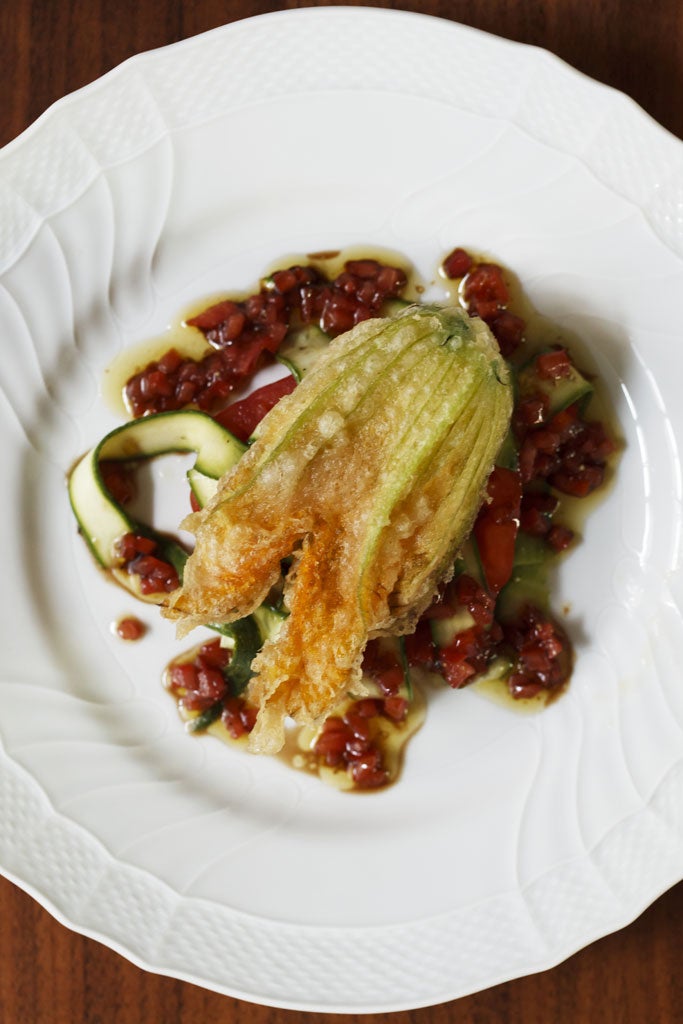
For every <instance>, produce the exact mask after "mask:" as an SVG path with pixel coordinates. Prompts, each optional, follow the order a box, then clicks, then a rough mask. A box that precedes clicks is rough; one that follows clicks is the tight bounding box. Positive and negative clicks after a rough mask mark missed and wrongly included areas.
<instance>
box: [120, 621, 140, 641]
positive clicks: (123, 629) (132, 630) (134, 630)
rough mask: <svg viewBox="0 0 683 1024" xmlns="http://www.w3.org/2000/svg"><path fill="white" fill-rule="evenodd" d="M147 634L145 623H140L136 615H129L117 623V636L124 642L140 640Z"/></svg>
mask: <svg viewBox="0 0 683 1024" xmlns="http://www.w3.org/2000/svg"><path fill="white" fill-rule="evenodd" d="M145 632H146V627H145V624H144V622H140V619H138V618H136V617H135V616H134V615H129V616H127V617H126V618H125V619H120V620H119V621H118V622H117V623H116V635H117V636H118V637H120V638H121V639H122V640H129V641H133V640H140V639H141V638H142V637H143V636H144V635H145Z"/></svg>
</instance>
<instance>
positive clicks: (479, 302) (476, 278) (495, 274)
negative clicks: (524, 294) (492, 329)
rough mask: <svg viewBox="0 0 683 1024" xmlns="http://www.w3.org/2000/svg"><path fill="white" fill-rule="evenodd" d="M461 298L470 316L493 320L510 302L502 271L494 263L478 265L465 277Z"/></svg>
mask: <svg viewBox="0 0 683 1024" xmlns="http://www.w3.org/2000/svg"><path fill="white" fill-rule="evenodd" d="M463 298H464V300H465V303H466V305H467V308H468V310H469V312H470V314H472V315H476V316H480V317H481V318H482V320H487V321H488V320H493V319H494V318H495V317H496V316H498V314H499V313H500V312H501V311H502V310H503V309H504V308H505V306H506V305H507V303H508V302H509V301H510V292H509V290H508V286H507V284H506V283H505V278H504V277H503V271H502V269H501V268H500V267H499V266H498V265H497V264H495V263H479V264H477V265H476V266H475V267H474V268H473V269H472V270H471V271H470V273H469V274H468V275H467V277H466V279H465V287H464V292H463Z"/></svg>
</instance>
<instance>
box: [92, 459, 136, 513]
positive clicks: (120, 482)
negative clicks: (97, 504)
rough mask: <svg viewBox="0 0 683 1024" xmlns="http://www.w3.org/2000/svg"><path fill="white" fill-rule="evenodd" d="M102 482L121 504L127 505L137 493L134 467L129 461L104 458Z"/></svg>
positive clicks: (101, 472) (101, 465)
mask: <svg viewBox="0 0 683 1024" xmlns="http://www.w3.org/2000/svg"><path fill="white" fill-rule="evenodd" d="M100 474H101V476H102V483H103V484H104V486H105V487H106V489H107V490H108V491H109V493H110V494H111V496H112V498H113V499H114V501H115V502H117V503H118V504H119V505H126V504H128V502H129V501H132V500H133V498H134V497H135V494H136V487H135V477H134V475H133V467H132V466H131V465H130V463H127V462H117V461H114V460H112V459H103V460H102V461H101V462H100Z"/></svg>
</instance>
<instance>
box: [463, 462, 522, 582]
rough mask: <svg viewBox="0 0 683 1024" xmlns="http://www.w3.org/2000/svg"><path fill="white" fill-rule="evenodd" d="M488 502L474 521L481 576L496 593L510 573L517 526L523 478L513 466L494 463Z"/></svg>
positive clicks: (488, 489)
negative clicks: (508, 467) (506, 466)
mask: <svg viewBox="0 0 683 1024" xmlns="http://www.w3.org/2000/svg"><path fill="white" fill-rule="evenodd" d="M487 492H488V495H489V498H490V502H489V503H488V504H485V505H483V506H482V508H481V510H480V512H479V515H478V516H477V520H476V522H475V524H474V537H475V540H476V542H477V547H478V549H479V558H480V560H481V565H482V569H483V572H484V577H485V579H486V583H487V585H488V587H489V590H490V591H491V593H492V594H497V593H499V591H500V590H501V589H502V587H504V586H505V584H506V583H507V581H508V580H509V579H510V576H511V575H512V566H513V563H514V558H515V541H516V539H517V531H518V529H519V514H520V504H521V500H522V480H521V477H520V475H519V473H517V472H516V471H515V470H512V469H504V468H503V467H502V466H496V467H495V469H494V470H493V472H492V473H491V476H490V477H489V482H488V484H487Z"/></svg>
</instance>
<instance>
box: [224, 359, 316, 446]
mask: <svg viewBox="0 0 683 1024" xmlns="http://www.w3.org/2000/svg"><path fill="white" fill-rule="evenodd" d="M295 387H296V381H295V379H294V377H292V376H291V374H288V375H287V376H286V377H280V378H278V380H274V381H273V382H272V383H271V384H264V385H263V387H262V388H257V389H256V391H252V393H251V394H250V395H247V397H246V398H242V399H240V401H239V402H233V403H232V405H229V406H227V408H225V409H223V410H222V411H221V412H219V413H217V414H216V416H215V417H214V419H216V420H217V421H218V422H219V423H220V425H221V426H222V427H225V428H226V430H229V431H230V433H231V434H234V435H235V437H237V438H239V440H240V441H244V442H247V441H248V440H249V438H250V437H251V435H252V434H253V433H254V431H255V430H256V428H257V426H258V425H259V423H260V422H261V420H262V419H263V417H264V416H265V415H266V413H268V412H270V410H271V409H272V408H273V406H274V405H277V403H278V402H279V401H280V399H281V398H283V397H284V396H285V395H289V394H291V392H292V391H293V390H294V388H295Z"/></svg>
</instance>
